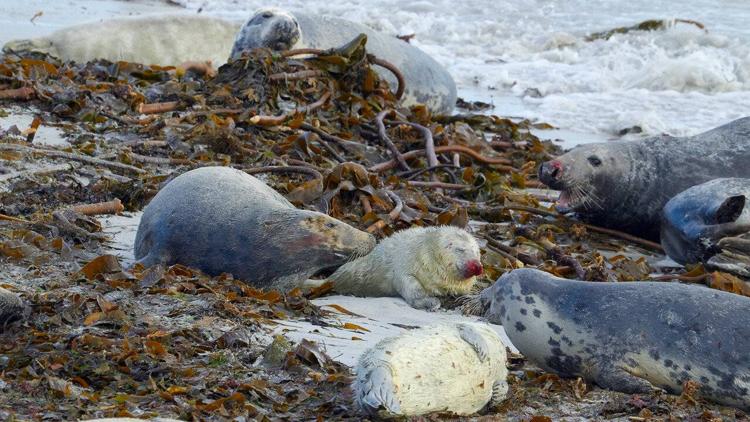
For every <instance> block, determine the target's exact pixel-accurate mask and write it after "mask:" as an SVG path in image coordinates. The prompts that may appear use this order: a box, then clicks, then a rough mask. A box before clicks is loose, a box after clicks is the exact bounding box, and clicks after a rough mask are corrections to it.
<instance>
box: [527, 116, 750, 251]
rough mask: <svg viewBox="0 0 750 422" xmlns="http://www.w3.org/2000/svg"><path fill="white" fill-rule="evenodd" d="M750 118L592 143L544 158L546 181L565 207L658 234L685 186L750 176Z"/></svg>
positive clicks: (587, 216)
mask: <svg viewBox="0 0 750 422" xmlns="http://www.w3.org/2000/svg"><path fill="white" fill-rule="evenodd" d="M748 163H750V117H745V118H742V119H738V120H735V121H733V122H730V123H727V124H725V125H723V126H720V127H718V128H715V129H712V130H710V131H708V132H704V133H701V134H698V135H695V136H688V137H684V138H675V137H671V136H657V137H652V138H648V139H644V140H640V141H617V142H607V143H598V144H587V145H581V146H578V147H576V148H573V149H572V150H571V151H570V152H568V153H566V154H564V155H562V156H560V157H558V158H556V159H554V160H551V161H548V162H546V163H543V164H542V165H541V166H540V168H539V180H541V181H542V182H543V183H544V184H546V185H548V186H549V187H551V188H553V189H558V190H561V191H562V193H561V194H560V199H559V200H558V201H557V207H558V210H559V211H561V212H569V211H574V212H576V213H578V214H579V215H580V216H581V217H582V218H583V219H584V220H587V221H590V222H593V223H595V224H600V225H603V226H606V227H612V228H616V229H620V230H624V231H627V232H629V233H634V234H637V235H640V236H644V237H648V238H651V239H658V236H659V226H660V224H661V212H662V208H664V205H665V204H666V203H667V201H669V200H670V199H671V198H672V197H673V196H675V195H677V194H678V193H680V192H682V191H683V190H685V189H687V188H689V187H691V186H695V185H698V184H701V183H704V182H707V181H709V180H713V179H717V178H721V177H750V165H748Z"/></svg>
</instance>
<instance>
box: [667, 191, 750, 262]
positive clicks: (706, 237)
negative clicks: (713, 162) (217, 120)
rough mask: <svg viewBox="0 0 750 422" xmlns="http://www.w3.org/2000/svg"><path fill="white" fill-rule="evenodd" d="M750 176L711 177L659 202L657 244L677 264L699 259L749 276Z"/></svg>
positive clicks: (698, 260)
mask: <svg viewBox="0 0 750 422" xmlns="http://www.w3.org/2000/svg"><path fill="white" fill-rule="evenodd" d="M748 194H750V180H748V179H715V180H712V181H710V182H707V183H704V184H701V185H697V186H693V187H691V188H689V189H687V190H685V191H683V192H681V193H679V194H678V195H676V196H675V197H674V198H672V199H671V200H670V201H669V202H667V204H666V205H665V206H664V210H663V212H662V224H661V244H662V246H663V247H664V250H665V252H666V253H667V255H669V257H670V258H672V259H674V260H675V261H676V262H679V263H681V264H695V263H699V262H704V263H706V264H709V265H710V266H713V267H718V268H720V269H722V270H725V271H728V272H734V273H737V274H740V275H750V202H748V200H747V195H748Z"/></svg>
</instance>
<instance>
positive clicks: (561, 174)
mask: <svg viewBox="0 0 750 422" xmlns="http://www.w3.org/2000/svg"><path fill="white" fill-rule="evenodd" d="M624 147H625V145H624V144H621V145H618V144H616V143H612V144H609V143H608V144H588V145H582V146H579V147H576V148H574V149H573V150H571V151H570V152H568V153H566V154H563V155H562V156H560V157H558V158H556V159H554V160H550V161H547V162H545V163H542V165H541V166H540V167H539V180H540V181H541V182H542V183H544V184H545V185H547V186H549V187H550V188H552V189H557V190H560V191H561V192H560V198H559V199H558V200H557V204H556V208H557V210H558V211H559V212H562V213H567V212H597V211H602V210H603V209H604V208H605V206H606V205H607V204H605V203H604V201H605V200H606V199H607V198H612V197H614V196H615V195H616V194H617V191H618V188H620V189H622V186H623V182H624V181H627V180H628V178H627V177H626V174H627V172H628V171H630V167H631V166H630V163H629V161H630V159H629V157H628V156H627V154H625V152H626V148H624Z"/></svg>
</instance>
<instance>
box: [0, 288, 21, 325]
mask: <svg viewBox="0 0 750 422" xmlns="http://www.w3.org/2000/svg"><path fill="white" fill-rule="evenodd" d="M25 311H26V306H25V305H24V303H23V301H22V300H21V298H20V297H18V296H17V295H16V294H15V293H13V292H11V291H9V290H6V289H4V288H2V287H0V333H2V332H3V331H4V329H5V326H6V325H8V324H10V323H11V322H13V321H17V320H19V319H21V318H22V317H23V314H24V312H25Z"/></svg>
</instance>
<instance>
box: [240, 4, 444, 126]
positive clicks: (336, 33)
mask: <svg viewBox="0 0 750 422" xmlns="http://www.w3.org/2000/svg"><path fill="white" fill-rule="evenodd" d="M359 34H365V35H367V45H366V46H365V48H366V49H367V51H368V52H370V53H372V54H374V55H375V56H376V57H378V58H381V59H384V60H387V61H389V62H391V63H392V64H394V65H395V66H396V67H397V68H398V69H399V70H400V71H401V72H402V73H403V74H404V78H405V79H406V91H405V92H404V96H403V97H402V99H401V101H402V103H403V105H404V106H407V107H408V106H411V105H414V104H417V103H421V104H424V105H426V106H427V108H429V109H430V110H432V111H433V112H437V113H445V114H449V113H450V112H451V111H452V110H453V107H454V106H455V105H456V83H455V82H454V81H453V78H452V77H451V75H450V74H449V73H448V72H447V71H446V70H445V69H444V68H443V67H442V66H441V65H440V64H439V63H438V62H436V61H435V60H434V59H433V58H432V57H430V56H429V55H427V54H426V53H425V52H423V51H422V50H420V49H418V48H416V47H414V46H413V45H411V44H409V43H407V42H404V41H402V40H400V39H398V38H396V37H395V36H391V35H385V34H382V33H380V32H376V31H374V30H372V29H371V28H370V27H368V26H365V25H362V24H359V23H356V22H351V21H347V20H344V19H340V18H336V17H332V16H321V15H315V14H311V13H305V12H302V11H295V12H289V11H286V10H282V9H277V8H273V7H269V8H262V9H259V10H257V11H256V12H255V13H254V14H253V16H251V17H250V19H249V20H248V21H247V22H246V23H245V24H244V25H243V26H242V28H241V29H240V30H239V33H238V34H237V38H236V40H235V42H234V46H233V47H232V53H231V57H233V58H237V57H238V56H240V55H241V54H242V52H243V51H249V50H252V49H254V48H258V47H265V48H271V49H274V50H288V49H296V48H319V49H328V48H334V47H340V46H342V45H344V44H346V43H348V42H349V41H351V40H352V39H354V38H355V37H356V36H357V35H359ZM375 70H376V71H377V72H378V74H379V75H380V77H382V78H385V79H386V80H387V81H388V83H389V84H390V85H391V86H392V87H395V86H397V82H396V78H395V77H394V76H393V74H392V73H391V72H390V71H388V70H385V69H382V68H380V67H377V66H376V67H375Z"/></svg>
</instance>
